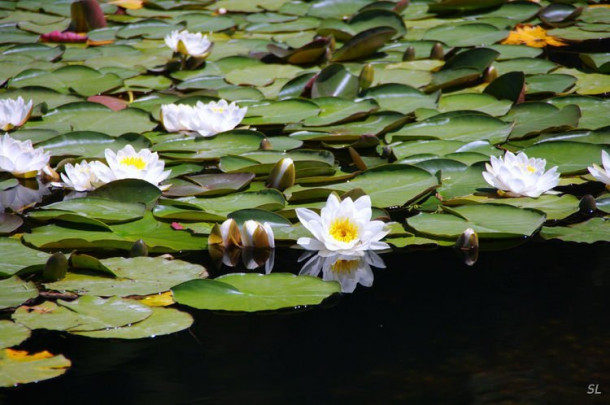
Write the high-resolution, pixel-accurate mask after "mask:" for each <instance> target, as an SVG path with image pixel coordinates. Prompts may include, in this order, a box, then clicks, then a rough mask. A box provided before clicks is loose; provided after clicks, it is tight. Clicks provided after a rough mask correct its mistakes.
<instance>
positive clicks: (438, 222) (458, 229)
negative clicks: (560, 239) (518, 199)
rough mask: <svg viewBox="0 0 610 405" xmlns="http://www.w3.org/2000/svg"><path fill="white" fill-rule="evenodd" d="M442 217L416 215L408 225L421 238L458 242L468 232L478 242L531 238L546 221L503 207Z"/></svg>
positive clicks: (527, 211) (454, 211)
mask: <svg viewBox="0 0 610 405" xmlns="http://www.w3.org/2000/svg"><path fill="white" fill-rule="evenodd" d="M445 210H446V211H447V212H446V213H442V214H426V213H422V214H418V215H416V216H414V217H411V218H408V219H407V224H408V225H409V226H410V227H412V228H414V229H415V230H416V231H418V232H421V233H423V234H424V235H432V236H436V237H442V238H453V239H455V238H457V237H458V236H459V235H461V234H462V233H463V232H464V231H465V230H466V229H467V228H472V229H474V231H475V232H477V234H478V235H479V237H480V238H490V239H495V238H520V237H523V236H530V235H532V234H533V233H534V232H536V230H537V229H538V228H540V227H541V226H542V224H543V223H544V221H545V216H544V214H543V213H541V212H540V211H536V210H532V209H521V208H516V207H513V206H510V205H502V204H480V205H463V206H460V207H455V208H451V209H449V208H445Z"/></svg>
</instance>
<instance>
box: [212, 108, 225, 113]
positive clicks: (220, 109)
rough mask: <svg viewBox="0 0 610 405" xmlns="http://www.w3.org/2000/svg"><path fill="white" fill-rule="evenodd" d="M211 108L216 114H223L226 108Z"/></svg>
mask: <svg viewBox="0 0 610 405" xmlns="http://www.w3.org/2000/svg"><path fill="white" fill-rule="evenodd" d="M211 110H212V111H214V112H215V113H216V114H222V113H223V112H224V111H225V109H224V108H222V107H211Z"/></svg>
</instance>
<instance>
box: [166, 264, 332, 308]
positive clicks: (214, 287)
mask: <svg viewBox="0 0 610 405" xmlns="http://www.w3.org/2000/svg"><path fill="white" fill-rule="evenodd" d="M339 291H340V286H339V284H338V283H335V282H326V281H322V280H321V279H319V278H317V277H309V276H295V275H293V274H288V273H272V274H269V275H266V276H263V275H261V274H229V275H226V276H223V277H219V278H217V279H215V280H195V281H189V282H186V283H184V284H180V285H178V286H176V287H174V288H172V292H173V294H174V299H175V300H176V302H178V303H179V304H183V305H188V306H191V307H194V308H197V309H209V310H225V311H246V312H255V311H266V310H267V311H268V310H274V309H280V308H286V307H299V306H305V305H317V304H319V303H321V302H322V301H323V300H324V299H325V298H327V297H329V296H330V295H332V294H334V293H337V292H339Z"/></svg>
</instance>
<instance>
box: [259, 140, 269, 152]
mask: <svg viewBox="0 0 610 405" xmlns="http://www.w3.org/2000/svg"><path fill="white" fill-rule="evenodd" d="M260 149H261V150H271V141H270V140H269V138H263V140H262V141H261V145H260Z"/></svg>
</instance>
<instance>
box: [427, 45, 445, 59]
mask: <svg viewBox="0 0 610 405" xmlns="http://www.w3.org/2000/svg"><path fill="white" fill-rule="evenodd" d="M430 58H432V59H438V60H443V59H445V51H444V50H443V45H441V43H440V42H437V43H435V44H434V46H433V47H432V50H431V51H430Z"/></svg>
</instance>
